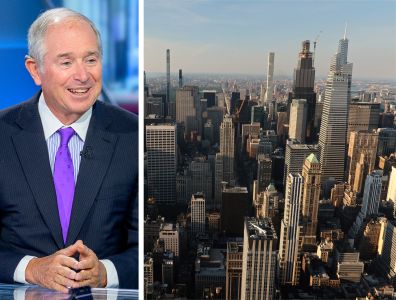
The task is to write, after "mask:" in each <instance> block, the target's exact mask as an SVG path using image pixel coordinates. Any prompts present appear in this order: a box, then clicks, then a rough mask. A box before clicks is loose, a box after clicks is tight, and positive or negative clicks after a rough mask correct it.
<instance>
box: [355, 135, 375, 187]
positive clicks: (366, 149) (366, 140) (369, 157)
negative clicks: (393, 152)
mask: <svg viewBox="0 0 396 300" xmlns="http://www.w3.org/2000/svg"><path fill="white" fill-rule="evenodd" d="M377 145H378V133H375V132H368V131H358V132H356V131H351V133H350V138H349V148H348V161H347V162H348V163H347V171H348V173H349V175H348V183H349V185H350V186H351V189H352V190H353V191H354V192H358V193H359V192H360V190H361V188H362V186H364V179H365V178H366V176H367V175H368V174H369V173H370V172H372V171H373V170H374V167H375V160H376V158H377Z"/></svg>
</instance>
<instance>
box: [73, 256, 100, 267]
mask: <svg viewBox="0 0 396 300" xmlns="http://www.w3.org/2000/svg"><path fill="white" fill-rule="evenodd" d="M95 264H96V260H95V258H94V257H93V256H91V257H88V258H86V259H83V260H80V261H79V262H78V264H77V270H87V269H92V268H93V267H95Z"/></svg>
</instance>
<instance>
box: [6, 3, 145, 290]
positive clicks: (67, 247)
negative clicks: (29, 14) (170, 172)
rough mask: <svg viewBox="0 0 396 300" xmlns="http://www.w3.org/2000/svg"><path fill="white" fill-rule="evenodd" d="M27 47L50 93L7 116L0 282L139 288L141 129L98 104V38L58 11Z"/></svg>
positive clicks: (32, 32) (36, 25)
mask: <svg viewBox="0 0 396 300" xmlns="http://www.w3.org/2000/svg"><path fill="white" fill-rule="evenodd" d="M28 44H29V55H28V56H27V57H26V59H25V65H26V68H27V70H28V71H29V73H30V75H31V76H32V78H33V80H34V82H35V83H36V84H37V85H39V86H41V89H42V90H41V91H40V92H39V93H38V94H37V95H35V96H34V97H33V98H32V99H30V100H29V101H27V102H24V103H22V104H20V105H17V106H15V107H13V108H10V109H7V110H5V111H2V112H0V282H5V283H12V282H20V283H31V284H38V285H41V286H44V287H47V288H51V289H55V290H58V291H62V292H67V291H68V288H77V287H81V286H86V285H89V286H91V287H120V288H137V280H138V279H137V274H138V251H137V242H138V222H137V214H138V213H137V176H138V162H137V157H138V147H137V141H138V131H137V129H138V128H137V125H138V122H137V118H136V116H134V115H132V114H130V113H127V112H126V111H123V110H121V109H119V108H116V107H112V106H110V105H107V104H105V103H103V102H100V101H96V100H97V97H98V95H99V94H100V91H101V88H102V47H101V41H100V35H99V32H98V30H97V29H96V28H95V26H94V24H93V23H92V22H91V21H90V20H89V19H87V18H86V17H85V16H83V15H81V14H79V13H76V12H74V11H71V10H69V9H65V8H58V9H52V10H48V11H46V12H45V13H43V14H42V15H41V16H39V17H38V18H37V19H36V20H35V21H34V22H33V24H32V25H31V27H30V29H29V34H28Z"/></svg>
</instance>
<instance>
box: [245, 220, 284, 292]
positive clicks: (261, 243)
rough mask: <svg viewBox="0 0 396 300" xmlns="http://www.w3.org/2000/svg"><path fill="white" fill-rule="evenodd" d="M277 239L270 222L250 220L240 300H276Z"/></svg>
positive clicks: (247, 224)
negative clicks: (274, 298)
mask: <svg viewBox="0 0 396 300" xmlns="http://www.w3.org/2000/svg"><path fill="white" fill-rule="evenodd" d="M276 242H277V236H276V232H275V229H274V226H273V225H272V222H271V220H270V219H269V218H263V219H256V218H246V219H245V222H244V235H243V261H242V288H241V297H240V298H239V299H244V300H245V299H246V300H247V299H250V300H254V299H273V297H274V291H275V287H274V286H275V269H276V261H277V259H276V251H275V249H276Z"/></svg>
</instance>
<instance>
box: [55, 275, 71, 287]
mask: <svg viewBox="0 0 396 300" xmlns="http://www.w3.org/2000/svg"><path fill="white" fill-rule="evenodd" d="M54 282H55V283H57V284H59V285H62V286H64V287H66V288H74V287H75V281H74V280H71V279H68V278H66V277H63V276H62V275H61V274H57V275H55V277H54Z"/></svg>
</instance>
